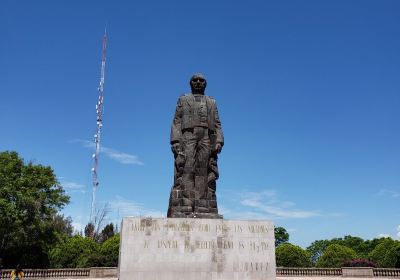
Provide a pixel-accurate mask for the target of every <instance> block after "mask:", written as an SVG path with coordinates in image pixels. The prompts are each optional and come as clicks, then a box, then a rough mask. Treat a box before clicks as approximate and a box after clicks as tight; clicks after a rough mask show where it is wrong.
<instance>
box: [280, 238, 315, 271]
mask: <svg viewBox="0 0 400 280" xmlns="http://www.w3.org/2000/svg"><path fill="white" fill-rule="evenodd" d="M275 255H276V265H277V266H283V267H310V266H311V260H310V254H309V253H308V252H307V251H306V250H304V249H302V248H300V247H299V246H296V245H293V244H290V243H283V244H281V245H279V246H278V247H276V252H275Z"/></svg>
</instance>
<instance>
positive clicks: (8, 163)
mask: <svg viewBox="0 0 400 280" xmlns="http://www.w3.org/2000/svg"><path fill="white" fill-rule="evenodd" d="M68 202H69V197H68V196H67V195H65V193H64V190H63V189H62V187H61V186H60V184H59V183H58V181H57V179H56V176H55V174H54V171H53V170H52V169H51V167H49V166H42V165H40V164H38V165H36V164H34V163H32V162H29V163H27V164H25V163H24V161H23V159H22V158H20V157H19V155H18V154H17V153H16V152H8V151H7V152H0V213H1V215H0V258H1V259H3V262H4V264H3V265H4V266H5V267H13V266H15V265H16V264H17V263H20V264H22V265H29V266H30V267H46V266H47V265H48V251H49V249H50V248H51V247H52V246H54V244H55V243H56V242H58V240H59V239H58V236H57V230H58V229H59V228H58V227H57V226H55V224H54V223H53V219H57V218H56V217H57V212H58V211H59V210H60V209H62V208H63V207H64V206H65V205H66V204H67V203H68ZM61 220H62V221H65V220H64V218H61Z"/></svg>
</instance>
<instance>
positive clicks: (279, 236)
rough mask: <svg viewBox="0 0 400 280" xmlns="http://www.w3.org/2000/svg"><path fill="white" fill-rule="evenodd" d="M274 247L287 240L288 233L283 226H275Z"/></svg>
mask: <svg viewBox="0 0 400 280" xmlns="http://www.w3.org/2000/svg"><path fill="white" fill-rule="evenodd" d="M274 232H275V247H276V246H279V245H280V244H282V243H285V242H288V241H289V233H288V232H287V231H286V229H285V228H283V227H275V230H274Z"/></svg>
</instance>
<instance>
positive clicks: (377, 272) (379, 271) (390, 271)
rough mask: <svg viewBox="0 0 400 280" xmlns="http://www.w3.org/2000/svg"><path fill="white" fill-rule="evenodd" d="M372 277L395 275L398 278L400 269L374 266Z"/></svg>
mask: <svg viewBox="0 0 400 280" xmlns="http://www.w3.org/2000/svg"><path fill="white" fill-rule="evenodd" d="M374 277H396V278H400V269H396V268H374Z"/></svg>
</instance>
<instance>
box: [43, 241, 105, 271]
mask: <svg viewBox="0 0 400 280" xmlns="http://www.w3.org/2000/svg"><path fill="white" fill-rule="evenodd" d="M99 249H100V246H99V244H97V243H96V241H94V240H93V239H92V238H89V237H83V236H80V235H75V236H73V237H71V238H69V239H68V240H67V241H66V242H64V243H61V244H58V245H57V246H56V247H55V248H53V249H52V250H51V251H50V265H51V267H53V268H75V267H89V266H92V262H93V256H96V255H99Z"/></svg>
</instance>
